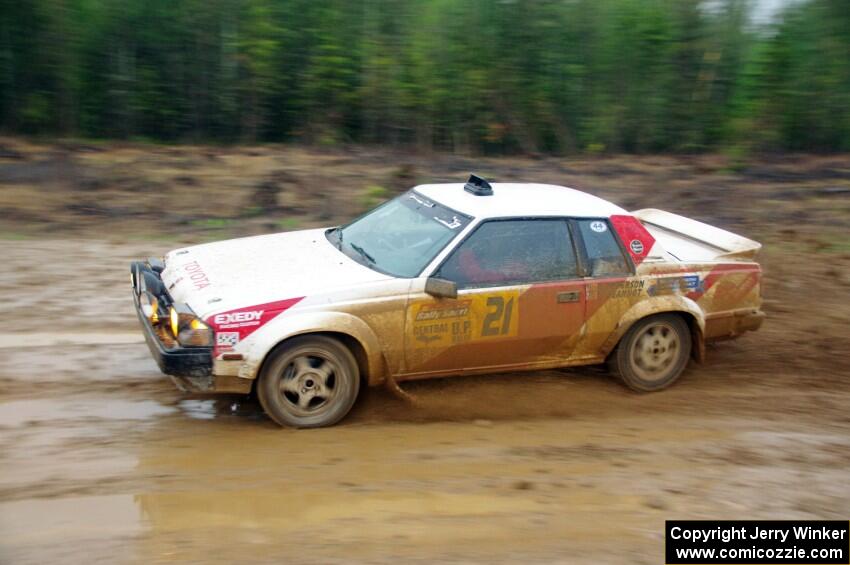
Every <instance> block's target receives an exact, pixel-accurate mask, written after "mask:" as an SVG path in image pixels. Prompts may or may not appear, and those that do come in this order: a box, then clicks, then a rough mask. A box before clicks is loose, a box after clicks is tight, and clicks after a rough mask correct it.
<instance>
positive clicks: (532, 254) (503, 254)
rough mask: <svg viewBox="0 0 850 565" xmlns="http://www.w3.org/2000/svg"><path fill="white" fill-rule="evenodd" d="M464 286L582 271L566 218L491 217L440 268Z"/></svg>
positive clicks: (561, 277)
mask: <svg viewBox="0 0 850 565" xmlns="http://www.w3.org/2000/svg"><path fill="white" fill-rule="evenodd" d="M436 276H437V277H440V278H444V279H448V280H451V281H455V282H456V283H457V284H458V287H460V288H468V287H481V286H501V285H510V284H527V283H533V282H544V281H555V280H564V279H571V278H576V277H578V266H577V263H576V257H575V253H574V251H573V245H572V241H571V239H570V233H569V229H568V228H567V221H566V220H562V219H551V220H550V219H541V220H491V221H488V222H485V223H483V224H481V225H480V226H478V228H477V229H476V230H475V231H474V232H473V233H472V235H470V236H469V237H468V238H467V239H466V240H465V241H463V242H462V243H461V244H460V245H459V246H458V247H457V249H455V250H454V251H453V252H452V254H451V255H450V256H449V258H448V259H447V260H446V262H445V263H443V265H442V266H441V267H440V269H439V270H438V272H437V273H436Z"/></svg>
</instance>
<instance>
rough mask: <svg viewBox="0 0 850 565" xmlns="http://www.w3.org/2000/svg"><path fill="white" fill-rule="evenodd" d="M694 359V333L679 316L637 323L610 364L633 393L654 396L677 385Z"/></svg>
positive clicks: (658, 317) (612, 369)
mask: <svg viewBox="0 0 850 565" xmlns="http://www.w3.org/2000/svg"><path fill="white" fill-rule="evenodd" d="M690 356H691V332H690V329H688V324H687V323H686V322H685V320H683V319H682V317H681V316H677V315H676V314H659V315H657V316H650V317H648V318H644V319H643V320H640V321H638V322H636V323H635V324H634V325H633V326H632V327H631V328H630V329H629V331H628V332H626V335H624V336H623V338H622V339H621V340H620V343H619V344H618V345H617V349H616V350H615V351H614V352H613V353H612V355H611V357H610V360H609V367H610V369H611V371H612V372H613V373H614V374H616V375H617V376H619V377H620V378H621V379H622V381H623V382H624V383H625V384H626V386H628V387H629V388H630V389H632V390H636V391H638V392H652V391H656V390H661V389H663V388H666V387H668V386H670V385H671V384H673V383H674V382H675V381H676V380H677V379H678V378H679V376H680V375H681V374H682V371H684V370H685V366H686V365H687V364H688V358H689V357H690Z"/></svg>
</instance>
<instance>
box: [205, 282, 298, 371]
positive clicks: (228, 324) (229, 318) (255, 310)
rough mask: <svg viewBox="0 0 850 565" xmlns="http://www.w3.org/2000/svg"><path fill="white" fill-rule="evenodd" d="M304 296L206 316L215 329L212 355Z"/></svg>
mask: <svg viewBox="0 0 850 565" xmlns="http://www.w3.org/2000/svg"><path fill="white" fill-rule="evenodd" d="M303 299H304V297H303V296H301V297H298V298H287V299H286V300H278V301H275V302H266V303H265V304H255V305H253V306H245V307H244V308H236V309H235V310H228V311H226V312H219V313H218V314H214V315H212V316H210V317H208V318H207V320H206V321H207V323H208V324H209V325H210V326H211V327H212V328H213V330H215V349H214V351H213V355H215V356H218V355H219V354H221V353H224V352H225V351H230V350H232V349H233V348H234V347H236V345H237V344H238V343H239V342H240V341H242V340H243V339H245V338H246V337H248V336H249V335H251V334H252V333H254V332H255V331H257V330H258V329H260V328H261V327H263V326H264V325H265V324H267V323H268V322H269V321H271V320H272V319H273V318H275V317H277V316H279V315H280V314H283V313H284V312H285V311H287V310H288V309H289V308H292V307H293V306H295V305H296V304H298V302H300V301H301V300H303Z"/></svg>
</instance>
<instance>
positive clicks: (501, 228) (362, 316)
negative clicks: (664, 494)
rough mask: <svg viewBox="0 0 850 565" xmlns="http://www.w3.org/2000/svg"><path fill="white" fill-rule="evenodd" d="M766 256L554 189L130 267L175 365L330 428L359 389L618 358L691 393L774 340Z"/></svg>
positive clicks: (405, 212) (693, 228)
mask: <svg viewBox="0 0 850 565" xmlns="http://www.w3.org/2000/svg"><path fill="white" fill-rule="evenodd" d="M760 247H761V246H760V244H758V243H757V242H755V241H752V240H750V239H746V238H744V237H741V236H738V235H736V234H733V233H730V232H728V231H725V230H722V229H719V228H717V227H713V226H710V225H707V224H704V223H702V222H699V221H696V220H693V219H689V218H685V217H682V216H679V215H676V214H672V213H669V212H664V211H661V210H655V209H646V210H638V211H635V212H627V211H626V210H624V209H622V208H620V207H618V206H616V205H614V204H612V203H610V202H607V201H605V200H602V199H600V198H597V197H595V196H591V195H589V194H586V193H583V192H579V191H577V190H573V189H570V188H565V187H561V186H552V185H540V184H500V183H493V184H490V183H488V182H487V181H485V180H483V179H481V178H479V177H476V176H474V175H473V176H472V177H470V179H469V181H468V182H467V183H466V184H461V183H458V184H431V185H422V186H417V187H415V188H413V189H411V190H410V191H408V192H407V193H405V194H403V195H401V196H399V197H397V198H395V199H393V200H390V201H388V202H386V203H385V204H383V205H381V206H379V207H378V208H376V209H374V210H372V211H371V212H369V213H367V214H365V215H364V216H362V217H360V218H358V219H356V220H354V221H353V222H351V223H349V224H347V225H345V226H342V227H332V228H329V229H314V230H305V231H298V232H289V233H280V234H271V235H263V236H257V237H248V238H242V239H235V240H229V241H222V242H216V243H208V244H204V245H197V246H192V247H186V248H183V249H176V250H174V251H171V252H169V253H168V254H167V255H166V256H165V257H164V258H163V259H148V260H146V261H138V262H134V263H133V264H132V265H131V275H132V285H133V289H134V291H133V296H134V299H135V304H136V310H137V313H138V317H139V320H140V321H141V324H142V327H143V330H144V333H145V337H146V340H147V343H148V346H149V348H150V350H151V353H152V354H153V356H154V358H155V359H156V361H157V363H158V364H159V367H160V369H161V370H162V371H163V372H164V373H166V374H168V375H170V376H171V377H172V378H173V380H174V381H175V383H176V384H177V385H178V386H179V387H180V388H181V389H184V390H188V391H199V392H227V393H250V392H252V391H256V393H257V396H258V397H259V400H260V403H261V404H262V406H263V408H264V409H265V411H266V412H267V413H268V415H269V416H270V417H271V418H272V419H273V420H274V421H275V422H277V423H278V424H281V425H287V426H296V427H317V426H327V425H331V424H334V423H336V422H338V421H339V420H340V419H342V418H343V417H344V416H345V415H346V414H347V413H348V411H349V410H350V409H351V407H352V405H353V404H354V402H355V400H356V398H357V395H358V391H359V389H360V386H361V385H362V384H364V385H370V386H374V385H379V384H382V383H385V382H391V383H395V382H399V381H404V380H408V379H422V378H429V377H442V376H449V375H464V374H479V373H496V372H501V371H520V370H535V369H549V368H559V367H569V366H575V365H587V364H601V363H606V362H607V363H608V366H609V367H610V369H611V371H612V372H613V373H615V374H616V375H618V376H619V377H620V378H621V379H622V381H623V383H625V385H626V386H628V387H629V388H631V389H633V390H636V391H641V392H649V391H657V390H660V389H663V388H665V387H667V386H669V385H670V384H672V383H673V382H675V381H676V380H677V379H678V378H679V376H680V375H681V374H682V372H683V370H684V369H685V366H686V365H687V364H688V362H689V360H690V359H692V358H693V359H696V360H697V361H701V360H702V359H703V357H704V354H705V344H706V343H707V342H709V341H714V340H721V339H729V338H735V337H737V336H739V335H741V334H742V333H744V332H746V331H748V330H756V329H758V328H759V326H760V325H761V323H762V320H763V317H764V314H763V313H762V312H761V310H760V306H761V293H760V280H761V268H760V267H759V265H758V263H757V262H756V261H755V257H756V254H757V252H758V250H759V248H760Z"/></svg>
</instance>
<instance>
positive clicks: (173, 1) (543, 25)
mask: <svg viewBox="0 0 850 565" xmlns="http://www.w3.org/2000/svg"><path fill="white" fill-rule="evenodd" d="M0 7H2V9H0V130H2V131H5V132H17V133H27V134H60V135H76V136H87V137H107V138H143V139H154V140H166V141H172V140H174V141H182V140H221V141H256V140H259V141H276V140H292V139H300V140H305V141H308V142H313V143H339V142H352V141H353V142H367V143H372V142H375V143H391V144H411V145H415V146H419V147H423V148H439V149H448V150H461V151H488V152H518V151H521V152H537V151H544V152H571V151H627V152H656V151H700V150H706V149H718V148H741V149H743V150H747V149H751V148H758V149H780V150H850V9H848V6H847V0H808V1H802V2H801V1H797V2H791V3H789V4H788V6H787V8H786V9H785V11H784V13H783V14H782V16H781V18H779V20H778V21H777V22H776V23H774V24H771V25H769V26H761V27H756V26H753V25H751V24H750V23H749V20H748V17H747V14H748V6H747V3H746V0H708V1H704V2H700V1H698V0H145V1H140V0H23V1H22V0H0Z"/></svg>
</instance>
